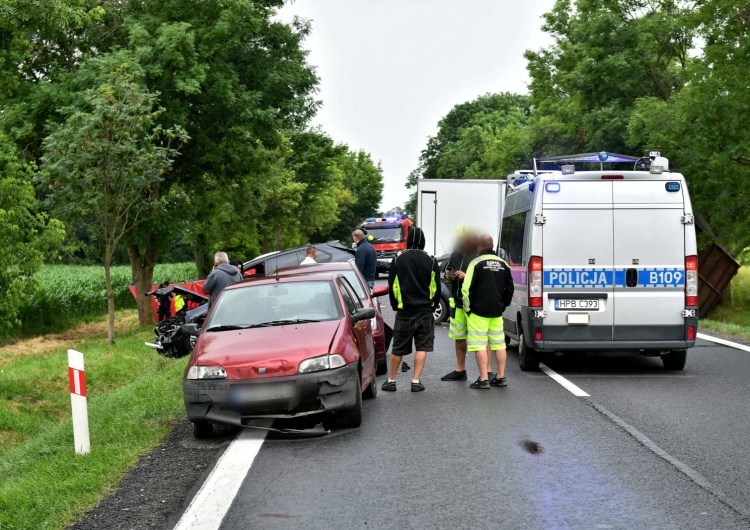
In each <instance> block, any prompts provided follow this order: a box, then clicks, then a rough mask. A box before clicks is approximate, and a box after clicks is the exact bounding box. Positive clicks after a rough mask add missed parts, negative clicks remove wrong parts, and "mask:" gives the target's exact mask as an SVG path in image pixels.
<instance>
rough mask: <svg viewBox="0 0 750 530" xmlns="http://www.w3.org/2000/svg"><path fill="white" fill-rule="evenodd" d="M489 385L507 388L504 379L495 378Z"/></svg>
mask: <svg viewBox="0 0 750 530" xmlns="http://www.w3.org/2000/svg"><path fill="white" fill-rule="evenodd" d="M490 385H492V386H508V383H507V382H506V381H505V378H504V377H500V378H498V377H495V378H494V379H493V380H492V381H490Z"/></svg>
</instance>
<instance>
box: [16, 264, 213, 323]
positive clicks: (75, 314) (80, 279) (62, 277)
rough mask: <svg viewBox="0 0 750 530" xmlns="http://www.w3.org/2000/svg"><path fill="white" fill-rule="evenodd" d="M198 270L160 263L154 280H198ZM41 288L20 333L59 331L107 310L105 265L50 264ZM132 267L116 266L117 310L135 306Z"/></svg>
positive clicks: (30, 302) (26, 312)
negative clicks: (131, 291) (131, 286)
mask: <svg viewBox="0 0 750 530" xmlns="http://www.w3.org/2000/svg"><path fill="white" fill-rule="evenodd" d="M197 277H198V271H197V269H196V267H195V264H194V263H175V264H163V265H157V266H156V269H155V271H154V283H156V284H159V283H161V282H164V281H169V282H172V283H178V282H182V281H190V280H195V279H196V278H197ZM37 278H38V287H36V288H35V289H34V290H33V292H31V293H29V296H28V298H27V300H26V302H25V303H24V305H23V306H22V307H21V310H20V313H19V318H20V319H21V322H22V325H21V329H20V332H21V333H22V334H28V333H43V332H49V331H57V330H60V329H63V328H65V327H69V326H72V325H75V324H77V323H79V322H83V321H86V320H88V319H91V318H94V317H98V316H101V315H104V314H106V313H107V293H106V289H105V286H104V268H103V267H101V266H82V265H47V266H45V267H43V268H42V269H41V270H40V271H39V273H38V275H37ZM131 283H132V278H131V273H130V267H129V266H118V267H112V286H113V288H114V291H115V306H116V307H117V309H124V308H134V307H135V300H134V299H133V295H132V294H130V290H129V286H130V284H131Z"/></svg>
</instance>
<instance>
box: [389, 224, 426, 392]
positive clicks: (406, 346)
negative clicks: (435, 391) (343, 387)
mask: <svg viewBox="0 0 750 530" xmlns="http://www.w3.org/2000/svg"><path fill="white" fill-rule="evenodd" d="M424 246H425V238H424V234H423V233H422V230H421V229H419V228H417V227H416V226H410V227H409V233H408V236H407V238H406V250H405V251H403V252H402V253H401V254H399V255H398V256H396V257H395V258H393V261H392V262H391V266H390V269H389V271H388V285H389V286H390V300H391V307H392V308H393V311H394V312H396V323H395V324H394V326H393V350H392V352H391V370H390V374H389V375H388V379H386V381H385V383H383V386H382V387H381V389H382V390H384V391H386V392H395V391H396V375H397V374H398V368H399V366H400V365H401V361H402V360H403V358H404V355H409V354H411V353H412V344H413V345H414V347H415V349H416V353H415V354H414V378H413V379H412V381H411V391H412V392H421V391H423V390H424V385H423V384H422V382H421V381H420V379H419V377H420V375H421V374H422V369H423V368H424V363H425V360H426V358H427V352H428V351H430V352H431V351H432V349H433V345H434V343H435V318H434V317H433V315H432V313H433V311H434V310H435V307H436V305H437V304H439V303H440V268H439V267H438V263H437V260H436V259H435V258H434V257H433V256H431V255H429V254H428V253H427V252H425V251H424V250H423V249H424Z"/></svg>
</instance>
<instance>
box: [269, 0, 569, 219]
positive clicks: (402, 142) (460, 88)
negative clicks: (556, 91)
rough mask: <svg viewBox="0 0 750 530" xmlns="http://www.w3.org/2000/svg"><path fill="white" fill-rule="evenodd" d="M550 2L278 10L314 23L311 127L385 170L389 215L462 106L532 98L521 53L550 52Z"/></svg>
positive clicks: (332, 4)
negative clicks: (315, 78) (315, 84)
mask: <svg viewBox="0 0 750 530" xmlns="http://www.w3.org/2000/svg"><path fill="white" fill-rule="evenodd" d="M553 4H554V0H296V1H294V2H293V3H291V4H287V5H286V6H285V7H284V8H283V9H282V10H281V12H280V14H279V15H280V17H281V18H282V19H283V20H287V21H291V20H292V19H293V17H294V16H295V15H297V16H299V17H301V18H305V19H308V20H311V21H312V35H311V36H310V37H309V38H308V39H307V41H306V43H305V47H306V48H308V49H309V50H310V55H309V62H310V64H312V65H314V66H316V67H317V71H318V75H319V76H320V80H321V81H320V93H319V94H318V99H320V100H322V102H323V106H322V108H321V109H320V111H319V112H318V115H317V116H316V118H315V119H314V121H313V124H314V125H321V126H322V128H323V129H324V130H325V131H326V132H327V133H328V134H329V135H331V136H332V137H333V139H334V140H335V141H337V142H344V143H347V144H349V146H350V147H352V148H353V149H365V150H366V151H369V152H370V153H371V154H372V156H373V158H374V159H375V161H380V162H381V164H382V166H383V173H384V177H385V178H384V182H385V190H384V193H383V204H382V207H383V208H392V207H394V206H400V205H403V204H404V202H405V201H406V200H407V198H408V195H409V192H408V191H407V190H406V189H405V188H404V182H405V180H406V177H407V176H408V174H409V172H410V171H411V170H412V169H414V168H415V167H416V166H417V161H418V158H419V153H420V152H421V150H422V149H424V147H425V145H426V143H427V137H428V136H430V135H433V134H434V133H435V132H436V129H437V122H438V120H439V119H440V118H441V117H443V116H445V114H446V113H447V112H448V111H449V110H450V109H451V108H452V107H453V106H454V105H456V104H458V103H462V102H464V101H468V100H471V99H474V98H476V97H477V96H479V95H481V94H485V93H487V92H504V91H512V92H521V93H525V92H527V82H528V76H527V73H526V62H525V60H524V58H523V52H524V51H525V50H526V49H529V48H532V49H538V48H541V47H543V46H546V45H547V44H549V42H550V39H549V38H548V37H547V36H546V35H545V34H543V33H542V31H541V29H540V27H541V24H542V19H541V16H542V15H543V14H544V13H545V12H547V11H549V10H550V9H551V8H552V6H553Z"/></svg>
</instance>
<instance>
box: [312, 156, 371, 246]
mask: <svg viewBox="0 0 750 530" xmlns="http://www.w3.org/2000/svg"><path fill="white" fill-rule="evenodd" d="M336 168H337V170H338V171H339V172H340V173H341V174H342V177H341V180H342V183H343V186H344V188H345V189H346V190H347V191H348V192H349V193H350V194H351V201H348V202H347V203H345V204H339V221H338V223H337V224H336V226H335V227H334V228H333V230H332V231H331V234H330V235H329V236H327V237H326V239H336V240H344V241H349V239H350V238H351V232H352V230H353V229H354V228H356V227H357V226H359V224H360V223H361V222H362V221H363V220H364V219H367V218H368V217H371V216H372V215H374V214H375V212H377V211H378V208H379V207H380V201H381V200H383V170H382V168H381V167H380V164H375V162H373V160H372V157H371V156H370V154H369V153H367V152H365V151H361V150H360V151H357V152H353V151H347V152H346V153H343V154H341V155H339V156H338V158H337V159H336Z"/></svg>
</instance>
